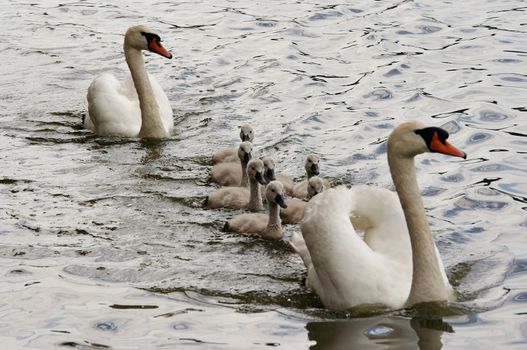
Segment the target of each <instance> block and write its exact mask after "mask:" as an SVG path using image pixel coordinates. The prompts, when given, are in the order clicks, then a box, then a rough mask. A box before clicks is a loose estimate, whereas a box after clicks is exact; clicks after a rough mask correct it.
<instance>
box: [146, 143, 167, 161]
mask: <svg viewBox="0 0 527 350" xmlns="http://www.w3.org/2000/svg"><path fill="white" fill-rule="evenodd" d="M141 144H142V146H143V147H144V149H145V150H146V154H145V155H144V156H143V157H142V158H141V164H144V165H148V164H150V163H152V162H155V161H156V160H158V159H159V158H161V154H162V151H163V149H164V148H165V146H166V142H165V141H164V140H158V139H143V140H141Z"/></svg>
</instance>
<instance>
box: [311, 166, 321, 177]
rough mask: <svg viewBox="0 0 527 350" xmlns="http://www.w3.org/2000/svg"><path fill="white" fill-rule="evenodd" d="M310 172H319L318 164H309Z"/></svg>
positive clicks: (314, 173)
mask: <svg viewBox="0 0 527 350" xmlns="http://www.w3.org/2000/svg"><path fill="white" fill-rule="evenodd" d="M311 172H312V173H313V175H319V174H320V169H319V168H318V164H313V165H311Z"/></svg>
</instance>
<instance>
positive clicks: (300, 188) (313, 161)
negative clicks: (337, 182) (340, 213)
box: [292, 154, 331, 199]
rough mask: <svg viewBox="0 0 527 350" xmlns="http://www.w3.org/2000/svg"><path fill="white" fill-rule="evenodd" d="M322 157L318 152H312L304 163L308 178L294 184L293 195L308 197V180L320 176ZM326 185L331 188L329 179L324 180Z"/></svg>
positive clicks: (302, 197) (301, 197)
mask: <svg viewBox="0 0 527 350" xmlns="http://www.w3.org/2000/svg"><path fill="white" fill-rule="evenodd" d="M319 163H320V158H319V157H318V156H317V155H316V154H310V155H308V156H307V158H306V161H305V163H304V169H305V170H306V175H307V180H303V181H300V182H297V183H295V184H294V186H293V190H292V196H293V197H295V198H300V199H308V193H307V187H308V180H309V179H310V178H311V177H313V176H318V175H319V174H320V166H319ZM324 186H325V187H326V189H327V188H330V187H331V185H330V183H329V181H327V180H324Z"/></svg>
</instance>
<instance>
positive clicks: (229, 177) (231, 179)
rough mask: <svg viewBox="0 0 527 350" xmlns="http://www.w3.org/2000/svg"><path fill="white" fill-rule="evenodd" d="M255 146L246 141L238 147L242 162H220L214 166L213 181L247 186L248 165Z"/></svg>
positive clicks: (224, 184)
mask: <svg viewBox="0 0 527 350" xmlns="http://www.w3.org/2000/svg"><path fill="white" fill-rule="evenodd" d="M252 150H253V146H252V144H251V143H250V142H249V141H244V142H242V143H241V144H240V146H239V147H238V159H239V160H240V163H218V164H216V165H214V166H213V167H212V170H211V173H210V177H211V181H212V182H215V183H217V184H220V185H221V186H241V187H243V186H247V184H248V178H247V172H246V167H247V163H249V160H251V157H252Z"/></svg>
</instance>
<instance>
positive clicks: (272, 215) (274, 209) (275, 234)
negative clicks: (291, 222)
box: [265, 201, 282, 238]
mask: <svg viewBox="0 0 527 350" xmlns="http://www.w3.org/2000/svg"><path fill="white" fill-rule="evenodd" d="M268 202H270V203H269V204H268V205H269V220H268V221H267V228H266V229H265V236H266V237H268V238H282V222H281V221H280V207H279V206H278V204H276V203H275V202H274V201H268Z"/></svg>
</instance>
